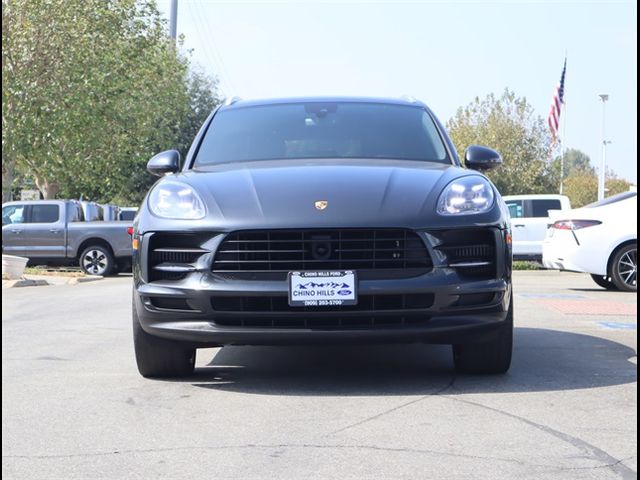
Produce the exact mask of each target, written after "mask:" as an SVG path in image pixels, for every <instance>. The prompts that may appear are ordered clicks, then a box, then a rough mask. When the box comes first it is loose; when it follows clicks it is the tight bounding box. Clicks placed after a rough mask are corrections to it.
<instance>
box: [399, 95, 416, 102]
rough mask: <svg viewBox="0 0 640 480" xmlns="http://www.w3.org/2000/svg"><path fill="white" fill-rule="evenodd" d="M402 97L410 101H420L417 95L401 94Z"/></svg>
mask: <svg viewBox="0 0 640 480" xmlns="http://www.w3.org/2000/svg"><path fill="white" fill-rule="evenodd" d="M400 98H401V99H402V100H406V101H407V102H409V103H418V99H417V98H416V97H413V96H411V95H401V96H400Z"/></svg>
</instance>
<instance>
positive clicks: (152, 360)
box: [132, 304, 196, 378]
mask: <svg viewBox="0 0 640 480" xmlns="http://www.w3.org/2000/svg"><path fill="white" fill-rule="evenodd" d="M132 317H133V318H132V319H133V347H134V350H135V354H136V364H137V365H138V372H140V375H142V376H143V377H145V378H157V377H186V376H188V375H191V374H192V373H193V369H194V366H195V360H196V349H195V348H188V347H186V346H184V345H182V344H180V343H178V342H173V341H171V340H166V339H164V338H159V337H155V336H153V335H149V334H148V333H147V332H145V331H144V330H143V329H142V327H141V326H140V320H139V317H138V312H137V310H136V306H135V304H134V305H133V312H132Z"/></svg>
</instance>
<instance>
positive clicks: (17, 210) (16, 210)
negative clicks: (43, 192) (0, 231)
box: [2, 205, 24, 225]
mask: <svg viewBox="0 0 640 480" xmlns="http://www.w3.org/2000/svg"><path fill="white" fill-rule="evenodd" d="M23 222H24V205H8V206H6V207H4V208H3V209H2V225H10V224H14V223H23Z"/></svg>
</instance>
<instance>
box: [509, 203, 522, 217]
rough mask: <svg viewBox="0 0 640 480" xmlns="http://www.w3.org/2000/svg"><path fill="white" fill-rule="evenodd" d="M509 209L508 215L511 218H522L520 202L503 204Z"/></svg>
mask: <svg viewBox="0 0 640 480" xmlns="http://www.w3.org/2000/svg"><path fill="white" fill-rule="evenodd" d="M505 203H506V204H507V208H508V209H509V215H510V216H511V218H522V217H524V208H522V200H508V201H507V202H505Z"/></svg>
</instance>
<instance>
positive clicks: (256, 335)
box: [134, 268, 511, 347]
mask: <svg viewBox="0 0 640 480" xmlns="http://www.w3.org/2000/svg"><path fill="white" fill-rule="evenodd" d="M287 288H288V287H287V283H286V282H284V281H259V282H258V281H239V280H229V279H225V278H223V277H219V276H216V275H211V274H192V275H191V276H190V277H189V278H187V279H185V280H182V281H179V282H171V281H163V282H151V283H137V285H136V288H135V291H134V308H136V310H137V314H138V318H139V320H140V324H141V326H142V328H143V329H144V330H145V331H146V332H148V333H149V334H152V335H156V336H159V337H164V338H168V339H173V340H179V341H183V342H187V343H189V344H192V345H195V346H199V347H206V346H218V345H278V344H306V343H343V342H348V343H352V342H384V343H388V342H425V343H469V342H477V341H484V340H489V339H491V338H492V335H493V334H494V333H496V332H497V331H498V330H499V327H500V326H501V325H502V324H503V322H504V320H505V319H506V318H507V312H508V309H509V302H510V300H511V283H510V280H509V279H508V278H507V277H505V278H501V279H493V280H480V281H469V280H463V279H461V278H460V277H459V276H458V274H457V273H456V272H455V271H454V270H452V269H449V268H434V269H433V270H432V271H431V272H429V273H427V274H424V275H420V276H417V277H413V278H403V279H393V280H361V281H360V282H359V286H358V293H359V296H362V295H394V294H403V295H404V294H412V295H421V294H423V295H429V296H431V297H430V298H432V299H433V301H432V302H430V306H429V307H428V308H418V309H410V310H408V309H397V310H385V311H360V310H359V311H348V312H346V311H345V312H334V311H332V312H322V311H313V312H304V313H303V312H302V311H301V312H300V313H299V312H297V311H294V312H290V311H287V312H218V311H215V310H214V309H213V307H212V304H211V298H212V297H214V296H226V297H228V296H233V295H236V296H245V295H255V296H260V295H275V296H280V297H286V295H287ZM474 295H475V296H476V297H473V296H474ZM156 298H161V299H173V300H179V301H181V302H182V303H183V304H184V305H187V306H188V308H189V310H188V311H184V310H179V309H166V308H158V307H157V306H155V305H154V303H153V299H156ZM462 298H466V299H469V298H472V299H473V298H478V299H484V300H483V301H481V302H479V303H477V304H475V305H474V304H473V303H469V302H468V301H467V302H462V304H461V300H460V299H462ZM301 316H305V317H311V318H312V319H313V318H317V319H320V318H323V319H336V318H340V319H343V318H345V319H347V321H346V322H345V325H335V324H332V325H331V326H326V325H325V326H322V325H321V324H319V326H309V327H305V326H300V325H298V326H295V327H292V326H290V327H289V328H281V327H278V325H279V323H278V320H280V319H282V318H289V319H292V320H295V319H296V318H299V317H301ZM405 317H406V318H407V319H408V320H407V322H402V323H397V322H395V323H391V324H385V322H384V319H387V318H388V319H398V318H405ZM241 318H244V319H259V320H260V324H261V326H255V324H253V323H251V324H249V325H243V326H239V325H238V324H237V323H236V324H233V325H230V324H229V320H238V319H241ZM362 318H367V319H369V318H371V319H372V323H371V325H368V326H363V325H359V326H357V327H353V326H349V322H348V320H349V319H362ZM377 320H382V321H381V322H380V323H378V322H377ZM311 323H313V322H311Z"/></svg>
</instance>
